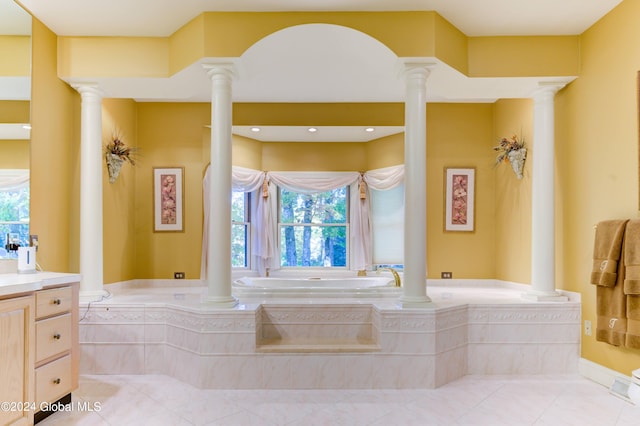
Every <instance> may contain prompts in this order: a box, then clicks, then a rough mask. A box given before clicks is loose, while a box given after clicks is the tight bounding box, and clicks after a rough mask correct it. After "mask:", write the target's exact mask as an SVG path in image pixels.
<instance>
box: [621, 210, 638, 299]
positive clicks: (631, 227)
mask: <svg viewBox="0 0 640 426" xmlns="http://www.w3.org/2000/svg"><path fill="white" fill-rule="evenodd" d="M624 238H625V248H624V262H625V267H626V274H625V275H626V277H625V280H624V292H625V293H626V294H640V220H638V219H634V220H630V221H629V223H627V231H626V233H625V236H624Z"/></svg>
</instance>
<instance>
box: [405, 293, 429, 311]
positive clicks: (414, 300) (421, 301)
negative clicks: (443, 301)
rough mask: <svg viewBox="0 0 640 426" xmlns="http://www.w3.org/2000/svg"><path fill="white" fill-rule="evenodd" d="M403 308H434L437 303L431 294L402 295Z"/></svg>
mask: <svg viewBox="0 0 640 426" xmlns="http://www.w3.org/2000/svg"><path fill="white" fill-rule="evenodd" d="M399 302H400V305H401V306H402V307H403V308H433V307H435V304H434V303H433V302H432V301H431V298H430V297H429V296H401V297H400V299H399Z"/></svg>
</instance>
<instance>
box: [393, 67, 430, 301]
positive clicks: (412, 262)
mask: <svg viewBox="0 0 640 426" xmlns="http://www.w3.org/2000/svg"><path fill="white" fill-rule="evenodd" d="M432 67H433V64H430V63H426V62H405V63H404V78H405V83H406V93H405V118H404V119H405V129H404V134H405V136H404V167H405V178H404V185H405V190H404V197H405V204H404V276H403V283H402V285H403V291H402V297H401V298H400V302H401V303H402V306H403V307H425V306H429V305H430V303H431V299H430V298H429V297H428V296H427V285H426V278H427V239H426V238H427V196H426V192H427V191H426V183H427V78H428V77H429V74H430V72H431V71H430V70H431V68H432Z"/></svg>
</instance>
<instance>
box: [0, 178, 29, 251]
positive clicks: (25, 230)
mask: <svg viewBox="0 0 640 426" xmlns="http://www.w3.org/2000/svg"><path fill="white" fill-rule="evenodd" d="M10 242H11V243H17V244H18V245H20V246H23V247H24V246H28V245H29V185H26V186H23V187H22V188H18V189H12V190H6V191H0V243H1V245H0V258H16V257H18V253H17V251H9V250H8V248H9V247H8V244H9V243H10Z"/></svg>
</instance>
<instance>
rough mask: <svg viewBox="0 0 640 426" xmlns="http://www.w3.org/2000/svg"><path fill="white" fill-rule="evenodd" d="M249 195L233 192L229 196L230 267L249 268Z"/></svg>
mask: <svg viewBox="0 0 640 426" xmlns="http://www.w3.org/2000/svg"><path fill="white" fill-rule="evenodd" d="M249 203H250V195H249V193H245V192H235V191H234V192H233V193H232V196H231V266H232V267H234V268H249V267H250V262H249V259H250V256H249V253H250V252H251V251H250V241H251V238H250V229H251V227H250V217H249V211H250V208H249V206H250V204H249Z"/></svg>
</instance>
